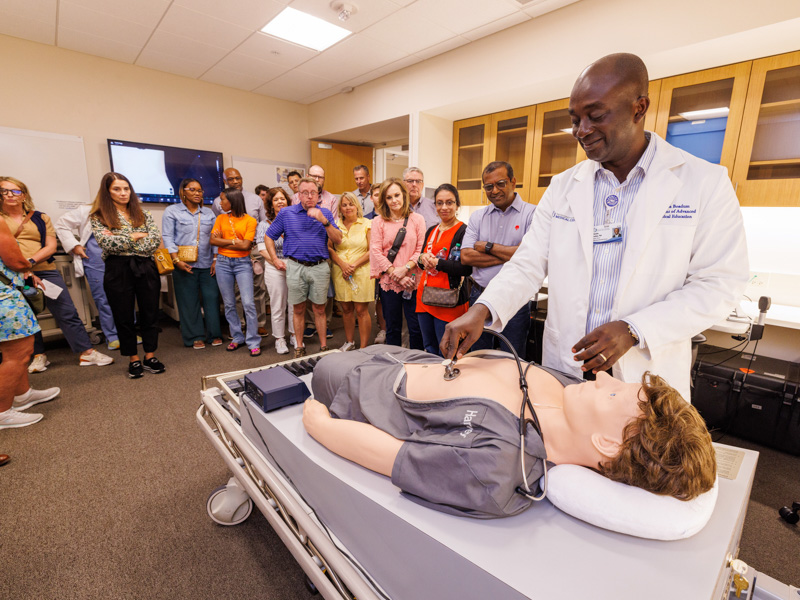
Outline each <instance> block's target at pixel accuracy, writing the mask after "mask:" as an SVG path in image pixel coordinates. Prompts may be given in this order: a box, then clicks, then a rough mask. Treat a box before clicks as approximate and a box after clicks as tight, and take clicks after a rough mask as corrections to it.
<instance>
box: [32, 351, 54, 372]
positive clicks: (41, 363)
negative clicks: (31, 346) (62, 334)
mask: <svg viewBox="0 0 800 600" xmlns="http://www.w3.org/2000/svg"><path fill="white" fill-rule="evenodd" d="M49 364H50V361H49V360H47V355H45V354H37V355H36V356H34V357H33V360H32V361H31V364H29V365H28V373H41V372H42V371H47V367H48V365H49Z"/></svg>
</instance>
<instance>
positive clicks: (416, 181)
mask: <svg viewBox="0 0 800 600" xmlns="http://www.w3.org/2000/svg"><path fill="white" fill-rule="evenodd" d="M403 181H405V182H406V183H413V184H414V185H422V179H403Z"/></svg>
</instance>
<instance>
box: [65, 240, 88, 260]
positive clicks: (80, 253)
mask: <svg viewBox="0 0 800 600" xmlns="http://www.w3.org/2000/svg"><path fill="white" fill-rule="evenodd" d="M70 252H72V253H73V254H74V255H75V256H80V257H81V258H85V259H87V260H88V258H89V255H88V254H86V250H85V249H84V247H83V246H81V245H80V244H78V245H77V246H75V247H74V248H73V249H72V250H70Z"/></svg>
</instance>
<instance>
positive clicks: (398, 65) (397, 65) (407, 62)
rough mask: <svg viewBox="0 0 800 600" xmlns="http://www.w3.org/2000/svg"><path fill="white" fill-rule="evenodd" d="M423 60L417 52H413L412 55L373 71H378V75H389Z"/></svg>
mask: <svg viewBox="0 0 800 600" xmlns="http://www.w3.org/2000/svg"><path fill="white" fill-rule="evenodd" d="M422 60H423V59H422V58H420V57H419V56H417V55H416V54H412V55H411V56H406V57H405V58H401V59H400V60H396V61H394V62H393V63H389V64H387V65H383V66H382V67H379V68H377V69H375V70H374V71H373V73H376V74H377V75H378V77H382V76H383V75H388V74H389V73H394V72H395V71H399V70H400V69H405V68H406V67H410V66H411V65H415V64H417V63H418V62H422Z"/></svg>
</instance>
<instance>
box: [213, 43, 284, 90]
mask: <svg viewBox="0 0 800 600" xmlns="http://www.w3.org/2000/svg"><path fill="white" fill-rule="evenodd" d="M213 70H214V71H217V70H219V71H233V72H234V73H238V74H239V75H250V76H251V77H255V78H256V79H257V80H258V83H257V85H258V84H262V83H264V82H266V81H270V80H271V79H275V78H276V77H277V76H278V75H282V74H283V73H285V72H286V71H288V67H284V66H282V65H276V64H275V63H271V62H269V61H266V60H261V59H258V58H254V57H252V56H247V55H246V54H241V53H239V52H238V51H234V52H231V53H230V54H228V55H227V56H226V57H225V58H223V59H222V60H221V61H219V62H218V63H217V64H216V65H214V68H213ZM257 85H253V86H251V87H250V89H253V88H254V87H257Z"/></svg>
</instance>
